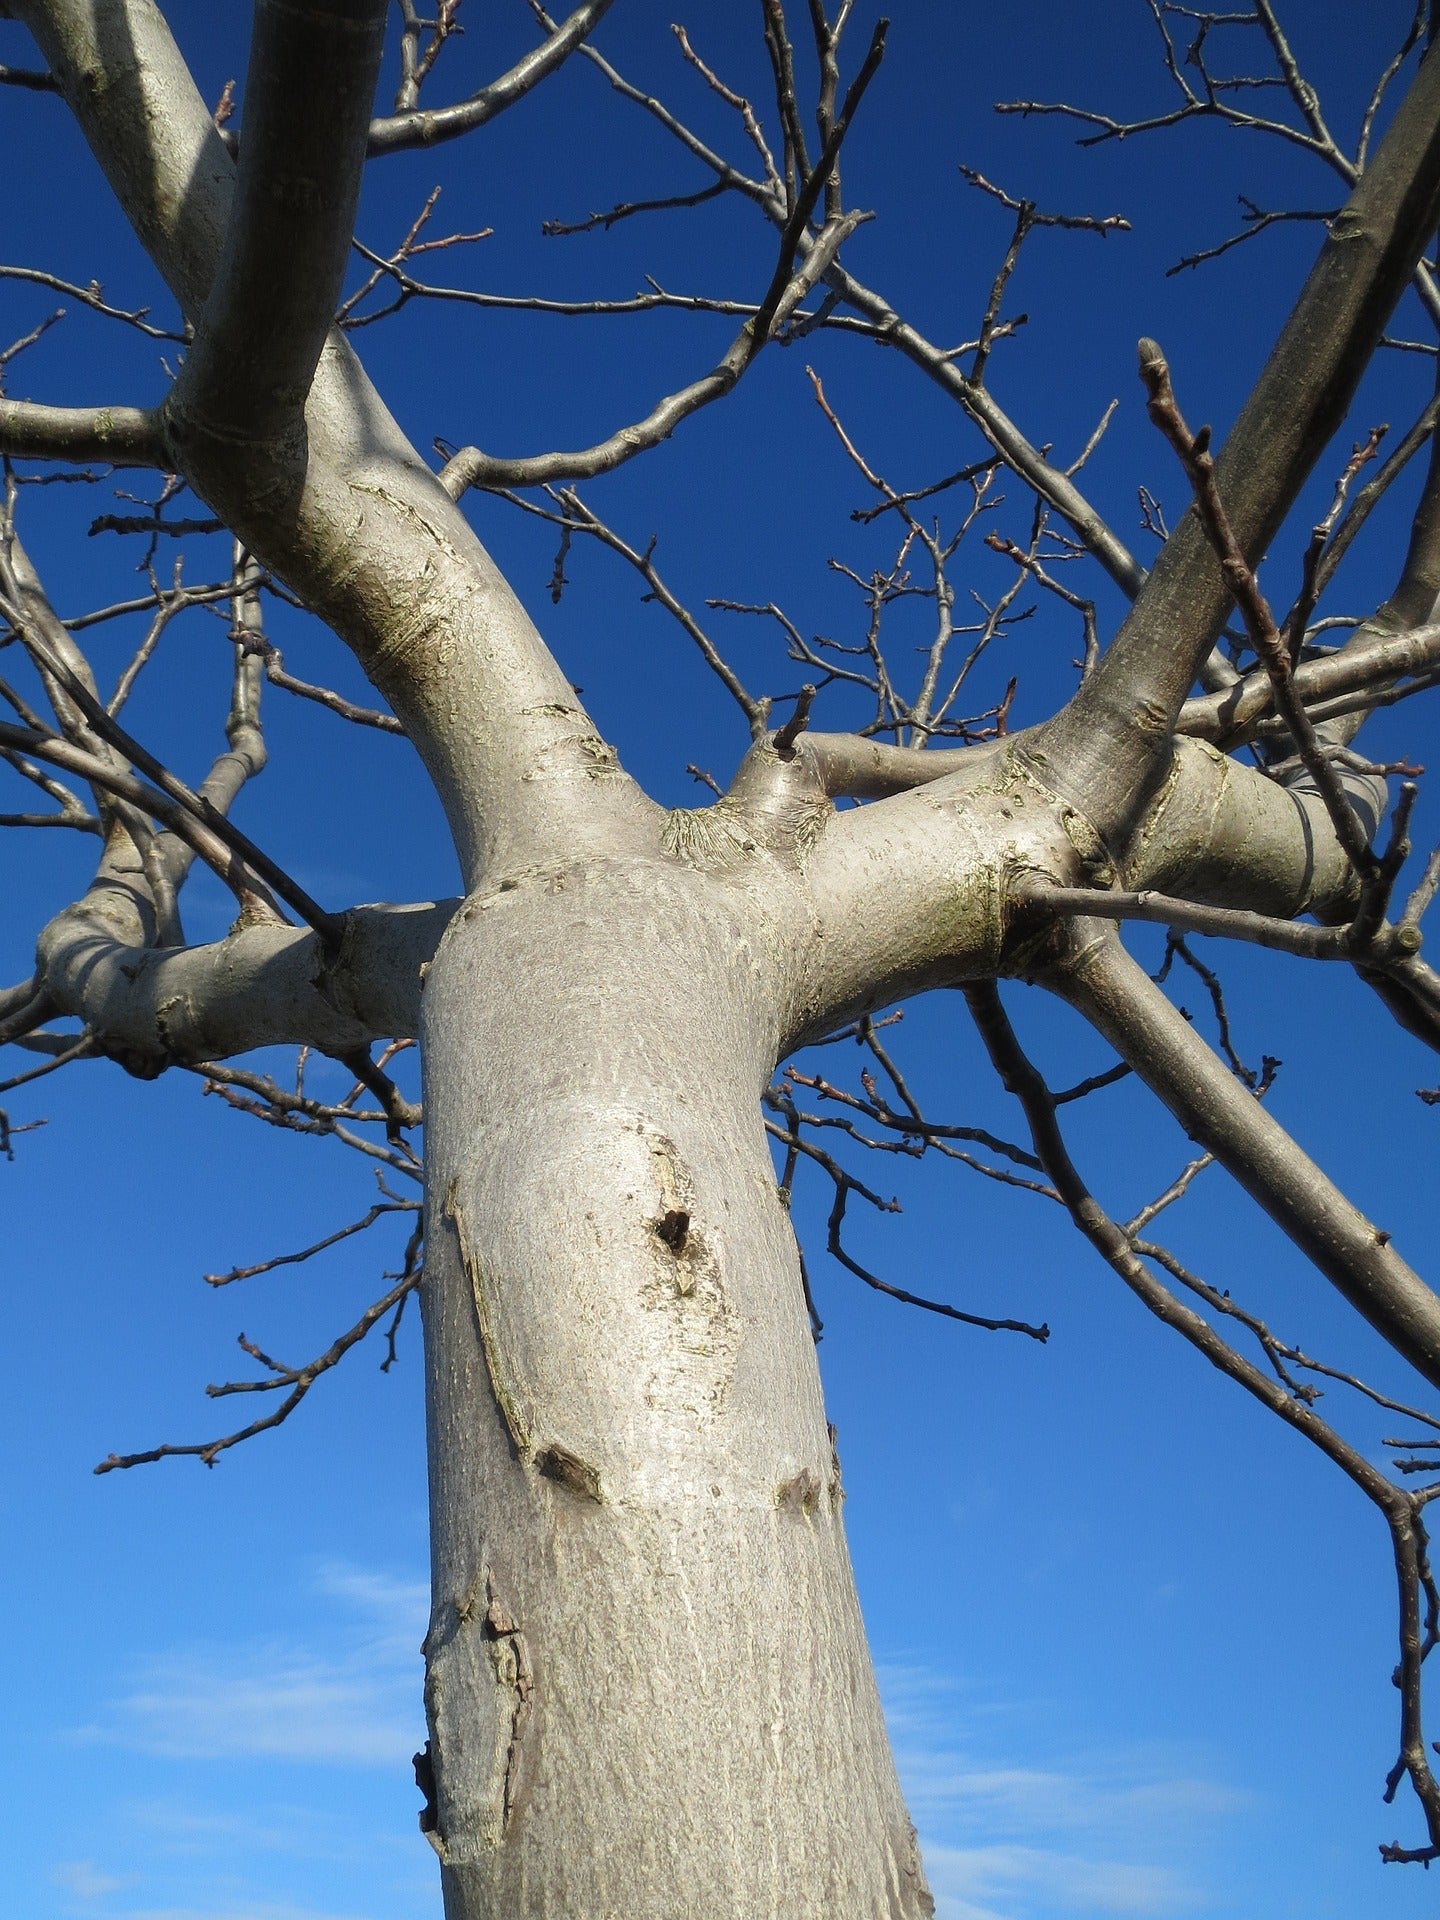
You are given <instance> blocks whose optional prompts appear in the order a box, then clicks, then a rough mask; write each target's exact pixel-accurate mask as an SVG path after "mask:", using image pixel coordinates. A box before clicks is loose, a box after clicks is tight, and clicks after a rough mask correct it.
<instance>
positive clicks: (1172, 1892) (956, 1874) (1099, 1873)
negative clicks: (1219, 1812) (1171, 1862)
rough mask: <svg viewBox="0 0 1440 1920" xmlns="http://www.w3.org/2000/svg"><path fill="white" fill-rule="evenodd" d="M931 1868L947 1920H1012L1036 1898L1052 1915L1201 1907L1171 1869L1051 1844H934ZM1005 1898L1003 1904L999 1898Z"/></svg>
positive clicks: (1150, 1913) (1147, 1917) (1141, 1919)
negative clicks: (1083, 1853)
mask: <svg viewBox="0 0 1440 1920" xmlns="http://www.w3.org/2000/svg"><path fill="white" fill-rule="evenodd" d="M925 1866H926V1871H927V1873H928V1874H929V1877H930V1887H931V1891H932V1892H933V1893H934V1895H935V1899H936V1905H937V1910H938V1915H939V1920H1012V1916H1015V1915H1018V1914H1025V1913H1028V1912H1030V1911H1031V1910H1032V1908H1031V1902H1032V1900H1034V1899H1040V1900H1042V1901H1043V1907H1042V1908H1041V1911H1043V1912H1044V1913H1046V1914H1050V1913H1076V1914H1107V1915H1114V1916H1116V1920H1119V1916H1122V1915H1123V1916H1126V1917H1127V1920H1131V1917H1133V1920H1152V1917H1154V1920H1160V1917H1161V1916H1166V1915H1170V1914H1179V1913H1186V1912H1190V1911H1193V1910H1194V1908H1195V1907H1196V1906H1197V1905H1199V1904H1200V1898H1199V1895H1198V1894H1197V1892H1196V1890H1195V1889H1194V1888H1192V1887H1190V1886H1187V1885H1186V1884H1185V1882H1184V1881H1183V1880H1182V1879H1181V1878H1180V1876H1179V1875H1178V1874H1176V1873H1175V1872H1174V1871H1173V1870H1172V1869H1170V1868H1168V1867H1156V1866H1138V1865H1134V1864H1132V1863H1130V1862H1128V1861H1117V1860H1093V1859H1088V1858H1085V1857H1082V1856H1080V1855H1076V1854H1068V1853H1054V1852H1050V1851H1048V1850H1047V1849H1045V1848H1043V1847H1025V1846H994V1847H943V1846H941V1847H930V1848H927V1849H926V1854H925ZM997 1899H999V1900H1001V1901H1002V1902H1003V1903H1004V1904H1003V1905H1002V1906H1000V1907H996V1906H994V1905H992V1904H991V1903H992V1902H994V1901H995V1900H997Z"/></svg>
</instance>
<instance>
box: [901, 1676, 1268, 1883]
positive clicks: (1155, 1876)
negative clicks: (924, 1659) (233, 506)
mask: <svg viewBox="0 0 1440 1920" xmlns="http://www.w3.org/2000/svg"><path fill="white" fill-rule="evenodd" d="M880 1685H881V1693H882V1695H883V1697H884V1701H885V1709H886V1718H887V1720H888V1722H889V1725H890V1731H891V1737H892V1739H893V1741H894V1745H895V1758H896V1764H897V1766H898V1767H899V1771H900V1778H901V1781H902V1783H903V1786H904V1789H905V1794H906V1798H907V1800H908V1802H909V1805H910V1810H911V1813H912V1814H913V1816H914V1818H915V1822H916V1825H917V1827H918V1828H919V1830H920V1836H921V1845H922V1850H923V1853H924V1858H925V1863H926V1870H927V1872H928V1874H929V1876H930V1881H931V1887H932V1891H933V1892H934V1894H935V1897H936V1900H937V1903H938V1908H939V1914H940V1920H1031V1917H1032V1916H1034V1917H1035V1920H1040V1917H1041V1916H1043V1920H1050V1916H1052V1915H1061V1914H1065V1915H1068V1914H1075V1915H1082V1914H1083V1915H1101V1914H1103V1915H1112V1916H1115V1917H1116V1920H1121V1917H1122V1916H1123V1917H1124V1920H1131V1917H1132V1916H1135V1917H1138V1916H1144V1917H1145V1920H1150V1916H1156V1917H1159V1916H1166V1915H1171V1914H1179V1913H1184V1912H1187V1911H1191V1910H1193V1909H1194V1908H1196V1907H1197V1906H1201V1905H1203V1904H1205V1900H1204V1895H1203V1893H1202V1891H1201V1883H1202V1882H1203V1878H1204V1866H1205V1861H1204V1853H1205V1849H1206V1847H1207V1845H1208V1843H1209V1842H1210V1840H1211V1839H1212V1838H1213V1836H1214V1834H1215V1833H1216V1831H1217V1830H1218V1828H1219V1827H1220V1825H1221V1823H1222V1822H1223V1821H1224V1819H1225V1818H1226V1816H1229V1815H1233V1814H1235V1813H1236V1812H1237V1811H1238V1810H1239V1809H1240V1808H1242V1807H1243V1806H1244V1805H1245V1804H1246V1802H1245V1798H1244V1796H1242V1795H1240V1794H1237V1793H1236V1792H1234V1791H1233V1790H1232V1789H1230V1788H1229V1787H1227V1786H1225V1785H1224V1784H1222V1783H1219V1782H1216V1781H1213V1780H1210V1779H1207V1778H1205V1777H1204V1775H1203V1773H1202V1772H1201V1771H1199V1770H1198V1769H1197V1768H1196V1767H1195V1766H1194V1756H1193V1755H1187V1754H1184V1753H1179V1752H1176V1751H1173V1750H1172V1751H1168V1752H1167V1751H1164V1750H1160V1749H1140V1748H1130V1749H1126V1750H1119V1751H1117V1750H1115V1749H1113V1748H1110V1749H1104V1750H1101V1749H1092V1750H1090V1751H1088V1752H1085V1753H1083V1754H1080V1755H1074V1754H1064V1755H1056V1754H1054V1753H1053V1752H1052V1753H1041V1754H1036V1752H1035V1744H1036V1743H1035V1741H1034V1738H1033V1735H1028V1734H1027V1735H1026V1736H1025V1737H1024V1738H1023V1739H1022V1738H1021V1736H1020V1734H1019V1732H1018V1728H1019V1727H1020V1726H1021V1725H1022V1724H1024V1725H1026V1726H1033V1725H1034V1719H1035V1716H1034V1715H1033V1714H1032V1713H1029V1712H1027V1711H1025V1710H1024V1708H1022V1707H1019V1706H1015V1705H1011V1706H1007V1705H1005V1704H1004V1703H997V1702H995V1701H994V1700H987V1699H986V1698H985V1697H984V1696H983V1694H982V1693H981V1691H980V1690H979V1689H976V1688H973V1687H969V1686H966V1685H965V1684H964V1683H963V1682H961V1681H959V1680H957V1679H955V1678H952V1677H949V1676H944V1675H937V1674H934V1673H932V1672H930V1671H928V1670H926V1669H925V1668H923V1667H898V1666H891V1667H882V1669H881V1671H880ZM962 1730H963V1731H962ZM1037 1759H1038V1760H1039V1761H1040V1762H1041V1764H1039V1765H1035V1764H1028V1763H1029V1762H1031V1761H1033V1760H1037ZM1022 1762H1024V1763H1025V1764H1021V1763H1022ZM1161 1836H1163V1858H1162V1857H1161V1851H1162V1840H1161Z"/></svg>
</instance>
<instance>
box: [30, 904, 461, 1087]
mask: <svg viewBox="0 0 1440 1920" xmlns="http://www.w3.org/2000/svg"><path fill="white" fill-rule="evenodd" d="M458 905H459V902H458V901H454V900H449V901H441V902H439V903H438V904H435V905H428V904H426V905H419V906H371V907H353V908H351V909H350V910H349V912H347V913H346V914H345V915H344V917H343V918H344V934H343V937H342V939H341V941H340V945H339V948H338V950H337V951H336V952H335V953H334V954H333V955H331V956H329V957H328V958H327V956H326V954H325V952H324V950H323V948H322V946H321V943H320V940H319V938H318V936H317V935H315V934H313V933H311V932H310V931H309V930H308V929H304V928H300V927H282V926H251V927H245V926H241V927H238V928H237V929H236V930H235V931H234V932H232V933H231V934H229V935H228V936H227V938H226V939H224V940H220V941H217V942H215V943H214V944H213V945H210V946H202V947H179V948H175V947H161V948H149V949H142V948H138V947H136V946H134V945H132V944H130V943H129V942H128V941H125V940H120V939H116V938H115V937H114V935H113V933H112V932H111V930H110V928H109V926H108V925H107V924H106V923H105V922H104V920H102V919H100V918H99V917H97V916H95V915H92V914H91V913H89V912H87V908H86V903H85V901H83V900H82V901H81V902H79V904H78V905H76V906H74V907H71V908H68V909H67V910H66V911H65V912H64V913H62V914H60V915H58V916H57V918H56V919H55V920H53V921H52V922H51V923H50V925H49V926H48V927H47V928H46V929H45V931H44V932H43V933H42V934H41V936H40V940H39V958H40V962H41V970H40V973H39V974H38V976H37V980H36V984H35V993H34V995H33V997H32V999H31V1000H30V1001H29V1002H28V1003H27V1006H26V1008H24V1009H20V1010H19V1011H17V1013H16V1014H14V1015H12V1016H11V1025H12V1026H15V1027H23V1025H24V1022H25V1018H26V1015H27V1013H28V1011H29V1010H30V1009H35V1010H37V1011H38V1014H39V1018H40V1019H43V1018H46V1017H51V1018H53V1017H55V1016H56V1015H69V1016H73V1017H74V1018H76V1019H78V1020H81V1021H83V1022H84V1024H85V1026H86V1027H87V1028H88V1029H89V1031H90V1032H92V1033H93V1034H94V1036H95V1039H96V1042H97V1044H98V1045H99V1046H100V1047H102V1048H103V1049H104V1051H105V1052H106V1053H108V1054H110V1055H111V1056H112V1057H115V1058H119V1059H122V1060H124V1062H125V1063H126V1064H127V1065H128V1066H131V1067H132V1069H133V1070H135V1071H139V1072H148V1073H156V1072H159V1071H161V1070H162V1069H163V1068H164V1067H166V1066H169V1065H172V1064H182V1065H183V1064H194V1063H197V1062H200V1061H208V1060H222V1059H227V1058H229V1057H231V1056H233V1055H235V1054H237V1053H247V1052H250V1051H252V1050H253V1049H254V1048H257V1047H267V1046H283V1045H298V1046H312V1047H315V1048H317V1049H319V1050H320V1051H321V1052H324V1053H328V1054H331V1055H332V1056H339V1055H343V1054H347V1053H353V1052H355V1051H356V1050H357V1049H359V1048H362V1047H366V1046H369V1045H370V1044H372V1043H373V1042H374V1041H376V1040H384V1039H391V1038H405V1039H409V1038H413V1036H414V1035H415V1033H416V1031H417V1029H418V1027H419V1020H420V980H421V974H422V971H423V969H424V967H425V966H426V965H427V964H428V962H429V961H430V959H431V958H432V957H433V955H434V952H435V949H436V947H437V946H438V945H439V944H440V936H441V934H442V933H443V932H444V931H445V928H446V926H447V925H448V924H449V922H450V919H451V917H452V915H453V914H454V912H455V909H456V907H457V906H458ZM47 1009H48V1010H49V1011H48V1014H47V1012H46V1010H47ZM36 1023H37V1024H38V1020H37V1022H36ZM4 1037H5V1032H4V1029H0V1039H3V1038H4Z"/></svg>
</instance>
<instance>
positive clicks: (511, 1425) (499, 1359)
mask: <svg viewBox="0 0 1440 1920" xmlns="http://www.w3.org/2000/svg"><path fill="white" fill-rule="evenodd" d="M459 1185H460V1178H459V1175H458V1174H457V1175H456V1177H455V1178H454V1179H453V1180H452V1181H451V1182H450V1185H449V1187H448V1188H447V1189H446V1193H445V1218H446V1219H447V1220H449V1221H451V1222H452V1223H453V1225H454V1228H455V1238H456V1240H457V1242H458V1243H459V1247H460V1264H461V1265H462V1266H463V1267H464V1269H465V1273H466V1277H467V1278H468V1280H469V1282H470V1295H471V1298H472V1299H473V1300H474V1302H475V1325H476V1328H477V1329H478V1331H479V1334H480V1347H481V1351H482V1352H483V1353H484V1355H485V1371H486V1372H487V1373H488V1374H489V1376H490V1391H491V1392H492V1393H493V1394H494V1396H495V1404H496V1406H497V1407H499V1409H500V1413H501V1417H502V1418H503V1419H504V1422H505V1426H506V1430H507V1431H508V1433H509V1435H510V1439H511V1442H512V1444H513V1445H514V1448H515V1451H516V1452H517V1453H518V1454H519V1455H520V1457H521V1459H528V1458H529V1457H530V1454H531V1452H532V1451H533V1449H532V1445H531V1439H530V1426H529V1422H528V1421H527V1420H526V1418H525V1416H524V1414H523V1413H522V1411H521V1407H520V1396H519V1393H518V1390H517V1388H516V1383H515V1381H514V1380H513V1379H512V1378H511V1377H510V1369H509V1367H508V1366H507V1365H506V1364H505V1358H504V1354H503V1352H502V1350H501V1346H500V1341H499V1338H498V1334H497V1329H496V1326H495V1304H494V1301H493V1300H492V1299H491V1297H490V1293H489V1289H488V1288H487V1286H486V1284H485V1272H484V1269H483V1267H482V1266H481V1264H480V1261H479V1259H478V1257H477V1256H476V1253H475V1248H474V1245H473V1243H472V1241H471V1239H470V1232H469V1228H468V1226H467V1225H466V1221H465V1214H464V1211H463V1210H462V1208H461V1205H460V1201H459V1198H458V1192H457V1190H458V1188H459Z"/></svg>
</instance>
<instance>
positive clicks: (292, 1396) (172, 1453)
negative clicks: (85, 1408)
mask: <svg viewBox="0 0 1440 1920" xmlns="http://www.w3.org/2000/svg"><path fill="white" fill-rule="evenodd" d="M420 1231H421V1230H420V1228H419V1227H417V1228H416V1229H415V1231H414V1233H413V1234H412V1235H411V1236H410V1242H409V1244H408V1246H407V1247H406V1249H405V1266H404V1271H403V1272H402V1273H401V1274H400V1276H399V1278H398V1279H397V1281H396V1283H395V1285H394V1286H393V1287H391V1289H390V1291H389V1292H388V1293H385V1294H382V1295H381V1297H380V1298H379V1299H378V1300H377V1301H375V1303H374V1304H373V1305H372V1306H369V1307H367V1308H366V1309H365V1311H364V1313H362V1314H361V1316H360V1318H359V1319H358V1320H357V1321H356V1322H355V1324H354V1326H353V1327H351V1328H349V1330H348V1331H347V1332H345V1333H342V1334H341V1335H340V1337H339V1339H338V1340H336V1341H335V1342H334V1343H333V1344H332V1345H331V1346H329V1347H327V1348H326V1349H325V1351H324V1353H321V1354H317V1355H316V1357H315V1358H314V1359H313V1360H310V1361H307V1362H306V1364H305V1365H304V1366H303V1367H286V1366H283V1365H281V1364H280V1362H279V1361H276V1360H272V1359H270V1357H269V1356H268V1355H267V1354H265V1353H263V1352H262V1351H261V1350H260V1348H259V1347H257V1346H256V1345H255V1344H254V1343H253V1342H252V1341H249V1340H247V1339H246V1338H245V1336H244V1334H243V1333H242V1334H241V1335H240V1345H241V1346H242V1347H243V1348H244V1350H245V1351H246V1353H248V1354H250V1355H251V1356H252V1357H253V1358H254V1359H256V1360H258V1361H259V1362H260V1364H261V1365H262V1366H264V1367H268V1368H269V1370H270V1372H271V1373H272V1374H273V1375H274V1378H273V1379H270V1380H241V1381H229V1382H227V1383H226V1384H225V1385H224V1386H219V1387H207V1388H206V1389H205V1391H206V1392H207V1393H208V1394H209V1395H210V1397H211V1398H212V1399H220V1398H222V1397H223V1396H225V1395H227V1394H232V1393H247V1392H251V1393H253V1392H257V1391H265V1390H266V1389H275V1388H279V1387H289V1388H290V1392H289V1393H288V1394H287V1395H286V1397H285V1399H284V1400H283V1401H281V1403H280V1405H279V1406H278V1407H277V1408H276V1409H275V1411H274V1413H271V1414H267V1415H265V1416H264V1417H263V1418H262V1419H259V1420H252V1421H251V1422H250V1424H249V1426H247V1427H242V1428H241V1429H240V1430H239V1431H238V1432H236V1433H229V1434H226V1435H225V1436H224V1437H223V1438H222V1439H219V1440H207V1441H205V1442H204V1443H203V1444H201V1445H195V1446H168V1445H167V1446H163V1447H152V1448H150V1450H149V1451H148V1452H147V1453H127V1454H119V1453H112V1454H110V1455H109V1456H108V1458H106V1459H104V1460H102V1461H101V1462H100V1464H99V1466H98V1467H96V1469H95V1471H96V1473H114V1472H116V1471H117V1470H119V1469H121V1468H125V1467H143V1466H149V1465H150V1464H151V1462H152V1461H155V1460H167V1459H176V1458H181V1457H189V1458H192V1459H198V1460H203V1461H204V1462H205V1465H206V1466H207V1467H213V1466H214V1464H215V1462H216V1460H217V1459H218V1458H219V1456H220V1455H221V1454H222V1453H224V1452H225V1451H226V1450H227V1449H228V1448H230V1447H238V1446H239V1445H240V1443H241V1441H243V1440H250V1439H253V1438H254V1436H255V1435H256V1434H257V1433H268V1432H269V1431H270V1429H271V1428H273V1427H278V1426H280V1425H281V1424H282V1422H284V1421H286V1420H288V1419H289V1418H290V1415H291V1414H292V1413H293V1412H294V1411H295V1409H296V1407H298V1406H299V1404H300V1402H301V1401H302V1400H303V1399H304V1398H305V1396H306V1394H307V1393H309V1391H310V1389H311V1387H313V1386H314V1384H315V1382H316V1381H317V1380H318V1379H319V1378H320V1376H321V1374H324V1373H328V1372H329V1371H330V1369H331V1368H332V1367H334V1366H338V1365H339V1363H340V1361H342V1360H343V1359H344V1358H345V1355H346V1354H347V1353H348V1352H349V1351H350V1349H351V1348H352V1347H353V1346H356V1345H357V1344H358V1343H359V1342H360V1341H361V1340H363V1339H364V1338H365V1336H366V1334H367V1333H369V1331H370V1329H371V1328H372V1327H373V1326H374V1325H375V1324H376V1322H377V1321H379V1320H383V1319H384V1317H385V1315H386V1314H387V1313H389V1312H390V1310H391V1308H392V1307H397V1306H399V1304H400V1303H401V1302H402V1301H403V1300H404V1299H405V1298H406V1297H407V1295H409V1294H411V1293H413V1292H414V1291H415V1289H416V1288H417V1287H418V1286H419V1284H420V1273H419V1269H418V1267H417V1265H416V1260H417V1257H418V1254H419V1249H420Z"/></svg>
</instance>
